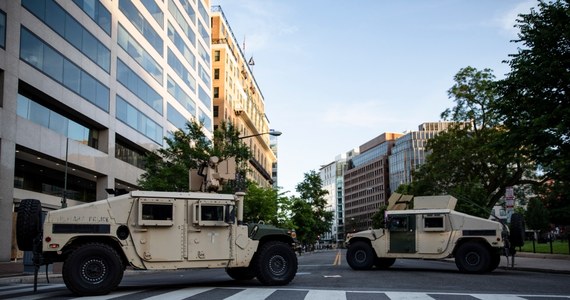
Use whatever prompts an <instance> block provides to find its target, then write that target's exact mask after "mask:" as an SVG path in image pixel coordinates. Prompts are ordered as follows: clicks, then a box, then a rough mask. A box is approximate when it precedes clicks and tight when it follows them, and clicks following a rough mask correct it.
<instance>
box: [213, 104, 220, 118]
mask: <svg viewBox="0 0 570 300" xmlns="http://www.w3.org/2000/svg"><path fill="white" fill-rule="evenodd" d="M219 110H220V107H219V106H217V105H214V118H217V117H218V114H219Z"/></svg>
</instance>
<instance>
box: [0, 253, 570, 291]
mask: <svg viewBox="0 0 570 300" xmlns="http://www.w3.org/2000/svg"><path fill="white" fill-rule="evenodd" d="M451 260H453V259H451ZM510 263H511V261H510V259H509V262H508V264H507V259H506V258H505V257H504V256H503V257H501V264H500V265H499V268H501V269H505V270H508V269H511V267H510ZM512 269H514V270H520V271H530V272H542V273H558V274H570V255H558V254H544V253H528V252H517V255H516V257H515V266H514V268H512ZM29 270H31V271H29ZM29 270H28V271H25V270H24V265H23V262H22V261H21V260H20V261H17V262H0V284H9V283H33V282H34V274H33V267H31V268H30V269H29ZM52 270H53V272H51V273H50V274H49V278H50V279H55V278H61V263H56V264H55V265H54V266H53V267H52ZM135 272H136V271H135ZM45 273H46V272H45V266H42V267H40V271H39V273H38V282H40V283H43V282H46V281H45V280H46V279H45V278H46V274H45ZM129 273H131V274H132V273H134V272H125V275H127V276H128V274H129Z"/></svg>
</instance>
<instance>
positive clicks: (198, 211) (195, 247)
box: [187, 200, 235, 261]
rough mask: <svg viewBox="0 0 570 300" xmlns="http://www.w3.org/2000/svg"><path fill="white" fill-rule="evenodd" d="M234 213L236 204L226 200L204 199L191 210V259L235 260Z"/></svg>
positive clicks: (189, 247)
mask: <svg viewBox="0 0 570 300" xmlns="http://www.w3.org/2000/svg"><path fill="white" fill-rule="evenodd" d="M233 211H234V203H233V202H232V201H226V200H200V201H198V202H197V203H195V204H194V205H192V207H190V213H189V215H190V216H191V218H190V219H191V224H190V225H189V231H188V247H187V248H188V260H190V261H196V260H197V261H207V260H227V259H230V258H231V257H230V255H231V249H230V247H231V246H232V245H233V243H231V241H232V239H233V237H232V236H231V235H232V226H231V224H233V222H234V221H235V215H232V214H233V213H232V212H233Z"/></svg>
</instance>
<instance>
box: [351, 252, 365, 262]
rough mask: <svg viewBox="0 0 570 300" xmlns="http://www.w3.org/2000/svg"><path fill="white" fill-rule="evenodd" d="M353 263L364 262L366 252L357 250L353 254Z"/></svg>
mask: <svg viewBox="0 0 570 300" xmlns="http://www.w3.org/2000/svg"><path fill="white" fill-rule="evenodd" d="M354 261H355V262H357V263H359V264H361V263H364V262H365V261H366V251H364V250H358V251H356V252H354Z"/></svg>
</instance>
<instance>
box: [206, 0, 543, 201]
mask: <svg viewBox="0 0 570 300" xmlns="http://www.w3.org/2000/svg"><path fill="white" fill-rule="evenodd" d="M537 3H538V2H537V1H536V0H500V1H497V0H477V1H468V0H464V1H460V0H406V1H395V0H390V1H388V0H358V1H346V0H343V1H340V0H212V1H211V4H212V5H220V6H221V8H222V10H223V12H224V15H225V17H226V19H227V20H228V23H229V25H230V27H231V29H232V32H233V33H234V36H235V37H236V39H237V40H238V42H239V44H240V45H241V46H242V47H243V46H245V50H244V53H245V56H246V59H248V60H249V58H250V57H253V59H254V61H255V65H254V66H252V67H251V68H252V70H253V75H254V77H255V79H256V81H257V83H258V85H259V88H260V90H261V92H262V94H263V96H264V99H265V112H266V115H267V117H268V119H269V121H270V128H272V129H275V130H279V131H281V132H283V134H282V135H281V136H280V137H279V138H278V185H279V186H280V187H282V190H281V191H282V192H287V191H289V192H290V194H289V195H294V194H296V192H295V186H296V185H297V184H298V183H300V182H302V181H303V179H304V174H305V173H308V172H310V171H311V170H315V171H317V172H318V171H319V169H320V167H321V166H322V165H326V164H329V163H331V162H333V161H334V160H335V158H336V157H337V156H338V155H340V154H342V153H346V152H347V151H349V150H351V149H354V148H358V147H359V146H360V145H362V144H364V143H366V142H367V141H369V140H371V139H373V138H375V137H377V136H378V135H380V134H382V133H384V132H400V133H403V132H405V131H412V130H417V129H418V125H420V124H421V123H424V122H436V121H440V120H441V117H440V115H441V113H442V112H443V111H444V110H445V109H446V108H451V107H453V106H454V102H453V99H450V98H449V97H448V93H447V91H448V90H449V88H451V86H452V85H453V83H454V82H453V76H454V75H455V74H457V72H458V71H459V70H460V69H462V68H465V67H467V66H471V67H474V68H477V69H479V70H483V69H485V68H490V69H492V70H493V73H494V75H495V76H496V78H497V79H501V78H503V77H504V76H505V74H507V73H508V72H509V70H510V69H509V66H508V64H506V63H505V62H504V61H505V60H508V59H509V54H515V53H516V52H517V47H518V46H520V45H519V44H516V43H514V42H512V40H513V39H516V38H517V32H518V30H517V29H516V28H515V27H514V24H515V23H516V22H515V20H516V19H517V16H518V14H520V13H528V12H529V11H530V8H531V7H536V6H537Z"/></svg>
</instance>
